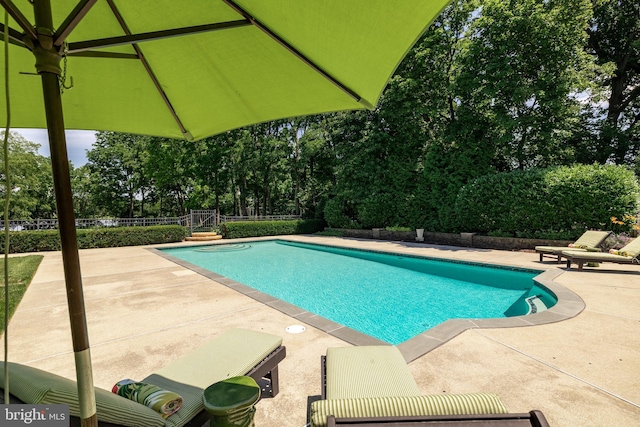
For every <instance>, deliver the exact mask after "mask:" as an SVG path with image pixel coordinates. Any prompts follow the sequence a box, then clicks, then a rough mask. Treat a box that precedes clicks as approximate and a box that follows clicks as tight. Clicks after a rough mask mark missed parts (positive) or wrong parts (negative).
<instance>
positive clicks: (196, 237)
mask: <svg viewBox="0 0 640 427" xmlns="http://www.w3.org/2000/svg"><path fill="white" fill-rule="evenodd" d="M220 239H222V236H220V235H219V234H218V233H216V232H215V231H201V232H197V233H192V234H191V236H190V237H187V238H186V239H185V240H188V241H196V242H205V241H209V240H220Z"/></svg>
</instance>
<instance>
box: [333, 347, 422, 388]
mask: <svg viewBox="0 0 640 427" xmlns="http://www.w3.org/2000/svg"><path fill="white" fill-rule="evenodd" d="M326 377H327V378H326V396H327V399H343V398H351V397H381V396H418V395H420V394H421V392H420V389H419V388H418V385H417V384H416V382H415V380H414V379H413V375H411V372H410V371H409V368H408V367H407V363H406V361H405V360H404V357H403V356H402V353H400V350H398V348H397V347H394V346H359V347H338V348H328V349H327V357H326Z"/></svg>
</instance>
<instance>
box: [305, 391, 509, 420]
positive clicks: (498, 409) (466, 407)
mask: <svg viewBox="0 0 640 427" xmlns="http://www.w3.org/2000/svg"><path fill="white" fill-rule="evenodd" d="M506 413H507V409H506V408H505V407H504V405H503V404H502V402H501V401H500V399H499V398H498V396H496V395H495V394H493V393H472V394H434V395H423V396H393V397H389V396H387V397H368V398H351V399H327V400H318V401H315V402H313V403H312V404H311V426H312V427H325V426H326V425H327V417H328V416H329V415H334V416H335V417H336V418H361V417H400V416H419V415H466V414H471V415H479V414H481V415H482V414H506Z"/></svg>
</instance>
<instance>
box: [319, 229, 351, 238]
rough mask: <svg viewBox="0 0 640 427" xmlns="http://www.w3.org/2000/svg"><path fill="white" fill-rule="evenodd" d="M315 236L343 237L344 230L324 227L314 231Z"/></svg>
mask: <svg viewBox="0 0 640 427" xmlns="http://www.w3.org/2000/svg"><path fill="white" fill-rule="evenodd" d="M314 234H315V235H317V236H328V237H343V236H344V234H345V233H344V231H342V230H334V229H331V228H325V229H324V230H322V231H318V232H316V233H314Z"/></svg>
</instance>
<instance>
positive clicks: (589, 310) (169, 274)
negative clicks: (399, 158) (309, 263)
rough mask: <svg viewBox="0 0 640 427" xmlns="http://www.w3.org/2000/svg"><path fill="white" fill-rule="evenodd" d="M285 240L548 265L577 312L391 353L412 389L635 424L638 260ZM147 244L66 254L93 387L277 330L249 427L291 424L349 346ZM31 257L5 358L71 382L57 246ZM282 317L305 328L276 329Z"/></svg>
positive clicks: (565, 422)
mask: <svg viewBox="0 0 640 427" xmlns="http://www.w3.org/2000/svg"><path fill="white" fill-rule="evenodd" d="M288 238H289V239H291V240H299V241H303V242H312V243H327V244H333V245H339V246H345V247H354V248H361V249H369V250H380V251H389V252H399V253H405V254H413V255H423V256H429V257H437V258H448V259H456V260H464V261H473V262H484V263H491V264H500V265H506V266H514V267H523V268H532V269H539V270H541V269H544V270H549V273H547V274H548V275H551V276H555V277H554V278H553V281H555V282H556V283H557V284H558V285H560V286H562V287H565V288H567V289H569V290H571V291H573V292H574V293H575V294H577V295H579V297H580V298H581V299H582V301H584V304H585V308H584V310H582V311H580V310H576V313H579V314H577V315H575V317H572V318H569V319H567V320H562V321H558V322H554V321H551V323H544V324H540V325H533V326H525V327H500V328H496V327H491V328H485V327H482V328H480V327H478V326H485V325H481V322H477V324H474V325H472V326H471V329H467V326H468V325H467V326H465V327H464V328H459V327H458V326H455V328H454V329H455V332H454V333H453V334H452V335H455V336H454V337H453V338H452V339H450V340H449V341H446V342H435V343H434V339H429V340H428V341H429V342H426V341H425V344H424V345H425V346H426V347H425V349H426V350H428V351H427V352H426V354H423V355H417V356H415V354H417V353H415V351H418V353H419V354H422V352H423V350H421V349H420V348H419V347H420V343H419V342H416V343H414V344H415V346H414V347H418V350H414V349H411V350H410V351H409V350H406V349H405V351H403V353H404V354H405V357H406V358H407V359H408V360H410V362H409V368H410V370H411V372H412V373H413V375H414V377H415V378H416V381H417V383H418V385H419V386H420V388H421V390H422V391H423V392H424V393H425V394H427V393H443V392H446V393H467V392H477V391H482V392H495V393H497V394H498V395H499V396H500V397H501V399H502V400H503V402H504V403H505V406H506V407H507V408H508V409H509V411H510V412H527V411H529V410H531V409H539V410H541V411H542V412H544V414H545V416H546V417H547V419H548V421H549V423H550V424H551V425H552V426H561V427H562V426H575V425H580V426H640V311H639V309H640V266H636V265H626V266H625V265H616V264H602V265H601V266H600V267H599V268H596V269H590V268H585V269H584V271H578V270H577V269H576V268H575V266H574V268H573V269H572V270H570V271H566V270H565V269H564V264H555V263H553V262H545V263H540V262H538V255H537V254H534V253H527V252H508V251H496V250H485V249H473V248H458V247H451V246H436V245H424V244H412V243H403V242H385V241H374V240H362V239H342V238H335V237H317V236H288ZM247 240H254V239H247ZM240 241H245V240H244V239H239V240H235V241H230V240H223V241H218V242H217V243H219V244H220V243H221V244H224V243H230V242H240ZM186 244H187V243H181V244H177V245H164V246H182V245H186ZM188 244H192V243H188ZM154 247H160V246H154ZM150 248H152V247H126V248H110V249H89V250H82V251H80V260H81V269H82V276H83V285H84V294H85V304H86V311H87V318H88V329H89V334H90V344H91V354H92V360H93V372H94V381H95V384H96V386H98V387H101V388H104V389H107V390H110V389H111V387H112V385H113V384H114V383H115V382H117V381H119V380H121V379H123V378H132V379H140V378H144V377H146V376H147V375H149V374H151V373H152V372H154V371H156V370H158V369H159V368H161V367H162V366H164V365H166V364H168V363H169V362H170V361H172V360H174V359H177V358H178V357H180V356H182V355H184V354H186V353H189V352H190V351H191V350H193V349H194V348H196V347H198V346H199V345H201V344H203V343H204V342H206V341H207V340H209V339H211V338H212V337H213V336H215V335H217V334H219V333H220V332H222V331H224V330H226V329H228V328H231V327H244V328H250V329H255V330H262V331H265V332H269V333H272V334H276V335H280V336H282V338H283V344H284V345H285V346H286V347H287V357H286V359H285V360H284V361H283V362H282V363H281V364H280V394H278V396H276V397H275V398H273V399H263V400H261V401H260V402H259V403H258V411H257V413H256V425H258V426H267V427H271V426H274V427H276V426H285V427H286V426H291V427H302V426H304V425H305V424H306V411H307V401H308V398H309V397H312V396H317V395H319V394H320V356H321V355H322V354H324V353H325V351H326V349H327V347H339V346H348V345H351V344H350V342H348V341H347V340H343V339H341V338H339V336H340V334H339V333H337V334H336V333H333V334H332V333H328V332H325V331H324V330H323V328H321V327H317V326H321V325H322V322H321V323H317V322H316V323H314V320H313V319H312V318H313V316H312V315H311V314H309V313H304V312H300V313H295V312H287V310H282V307H279V308H277V307H274V306H273V304H272V305H269V304H265V303H264V302H261V301H259V300H258V299H255V298H253V297H251V296H249V295H248V294H247V293H243V292H238V291H237V290H235V289H234V288H233V287H230V286H228V284H229V283H226V284H224V283H219V282H225V280H218V281H216V280H214V279H212V278H211V277H207V276H205V275H202V274H198V273H197V272H195V271H193V270H191V269H188V268H186V267H184V266H181V265H178V264H176V263H174V262H172V261H170V260H168V259H166V258H164V257H161V256H159V255H158V254H157V253H155V252H154V251H152V250H149V249H150ZM43 255H44V259H43V261H42V264H41V265H40V268H39V269H38V271H37V273H36V276H35V277H34V280H33V282H32V284H31V286H30V287H29V289H28V290H27V292H26V294H25V296H24V298H23V300H22V302H21V304H20V306H19V307H18V309H17V311H16V313H15V314H14V316H13V319H12V321H11V323H10V327H9V360H11V361H14V362H19V363H24V364H27V365H30V366H34V367H38V368H40V369H44V370H47V371H50V372H54V373H57V374H59V375H62V376H65V377H68V378H71V379H75V367H74V357H73V351H72V344H71V335H70V330H69V320H68V313H67V304H66V293H65V286H64V275H63V269H62V261H61V254H60V252H47V253H43ZM580 298H579V299H580ZM579 299H578V300H579ZM576 303H577V302H576ZM287 313H288V314H287ZM574 314H575V313H574ZM316 320H317V319H316ZM547 321H548V319H547ZM296 324H303V325H305V326H306V331H305V332H303V333H300V334H289V333H287V332H286V331H285V329H286V327H287V326H290V325H296ZM314 324H315V325H316V326H312V325H314ZM324 329H327V328H324ZM331 332H334V331H331ZM345 338H347V337H345ZM436 341H437V340H436ZM401 349H402V345H401ZM408 353H411V354H410V355H408Z"/></svg>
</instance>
